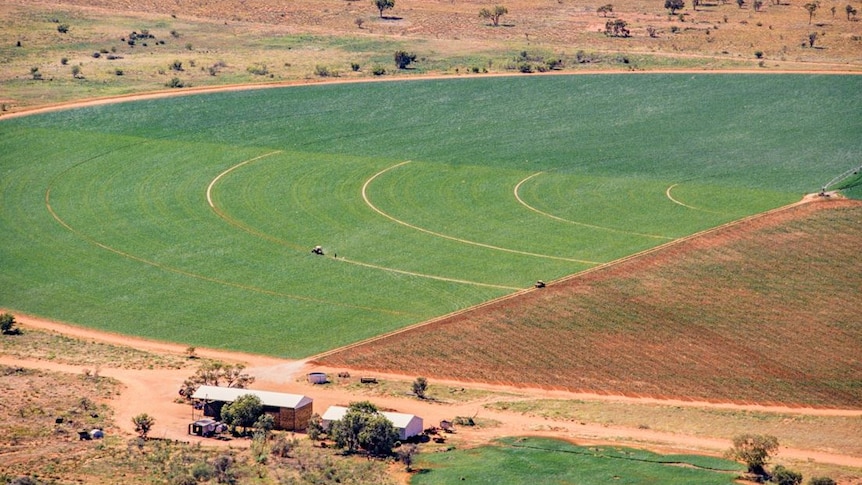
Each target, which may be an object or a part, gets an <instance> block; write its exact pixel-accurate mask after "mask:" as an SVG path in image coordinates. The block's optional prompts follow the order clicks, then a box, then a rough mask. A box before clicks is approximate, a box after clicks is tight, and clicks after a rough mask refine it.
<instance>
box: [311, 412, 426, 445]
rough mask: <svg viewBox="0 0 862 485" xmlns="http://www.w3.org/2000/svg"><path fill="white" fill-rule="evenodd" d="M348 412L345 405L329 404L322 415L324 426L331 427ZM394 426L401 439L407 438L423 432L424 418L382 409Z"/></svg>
mask: <svg viewBox="0 0 862 485" xmlns="http://www.w3.org/2000/svg"><path fill="white" fill-rule="evenodd" d="M345 414H347V408H346V407H344V406H329V408H328V409H327V410H326V412H325V413H323V416H321V417H320V419H321V421H323V423H322V424H323V427H324V428H329V423H331V422H333V421H338V420H339V419H341V418H343V417H344V415H345ZM380 414H382V415H383V416H384V417H385V418H386V419H388V420H389V421H390V422H391V423H392V426H394V427H395V429H397V430H398V434H399V439H402V440H403V439H407V438H409V437H411V436H415V435H417V434H420V433H422V431H423V428H422V418H420V417H419V416H416V415H415V414H404V413H393V412H389V411H380Z"/></svg>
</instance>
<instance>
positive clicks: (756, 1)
mask: <svg viewBox="0 0 862 485" xmlns="http://www.w3.org/2000/svg"><path fill="white" fill-rule="evenodd" d="M753 5H754V11H755V12H760V9H761V8H762V7H763V0H754V3H753Z"/></svg>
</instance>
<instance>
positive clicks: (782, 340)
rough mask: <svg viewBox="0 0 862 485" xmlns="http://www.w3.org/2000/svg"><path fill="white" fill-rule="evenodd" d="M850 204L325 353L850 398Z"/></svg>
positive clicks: (451, 375) (831, 400) (834, 401)
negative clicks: (342, 349)
mask: <svg viewBox="0 0 862 485" xmlns="http://www.w3.org/2000/svg"><path fill="white" fill-rule="evenodd" d="M860 241H862V203H860V202H858V201H848V200H817V201H815V202H810V203H807V204H803V205H799V206H796V207H793V208H789V209H786V210H784V211H781V212H778V213H773V214H770V215H767V216H763V217H761V218H758V219H754V220H750V221H746V222H744V223H740V224H736V225H733V226H730V227H725V228H722V229H720V230H718V231H715V232H712V233H708V234H705V235H703V236H700V237H697V238H694V239H690V240H687V241H685V242H682V243H679V244H676V245H673V246H671V247H668V248H666V249H664V250H661V251H657V252H653V253H650V254H646V255H644V256H641V257H638V258H634V259H631V260H629V261H626V262H623V263H620V264H617V265H614V266H611V267H609V268H606V269H604V270H602V271H596V272H592V273H589V274H584V275H581V276H576V277H573V278H570V279H568V280H565V281H561V282H557V283H555V284H551V285H549V286H548V287H547V288H544V289H541V290H536V291H533V292H530V293H528V294H525V295H521V296H518V297H515V298H511V299H508V300H503V301H500V302H497V303H495V304H493V305H489V306H485V307H482V308H480V309H478V310H475V311H472V312H466V313H462V314H459V315H456V316H453V317H451V318H448V319H443V320H440V321H436V322H434V323H433V324H429V325H426V326H420V327H417V328H414V329H411V330H409V331H406V332H402V333H398V334H395V335H392V336H389V337H386V338H383V339H379V340H376V341H373V342H369V343H368V344H366V345H361V346H358V347H353V348H350V349H346V350H344V351H342V352H337V353H333V354H330V355H328V356H325V357H322V358H321V359H319V362H320V363H321V364H323V365H326V366H333V367H336V366H340V367H349V368H354V369H369V370H376V371H379V372H393V373H401V374H406V375H422V376H426V377H430V378H433V377H436V378H446V379H455V380H463V381H479V382H489V383H504V384H509V385H515V386H529V387H536V386H540V387H546V388H558V389H565V390H571V391H584V392H596V393H607V394H624V395H631V396H649V397H674V398H679V397H682V398H684V399H692V400H706V401H731V402H739V403H759V404H775V403H782V404H790V405H799V406H817V407H842V408H860V407H862V361H860V356H862V317H860V314H859V312H858V309H857V308H856V303H857V301H858V296H859V291H860V281H862V259H860V258H859V249H860Z"/></svg>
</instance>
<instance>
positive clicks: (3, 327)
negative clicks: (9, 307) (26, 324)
mask: <svg viewBox="0 0 862 485" xmlns="http://www.w3.org/2000/svg"><path fill="white" fill-rule="evenodd" d="M15 324H16V322H15V316H14V315H12V314H11V313H4V314H2V315H0V331H2V332H3V334H4V335H13V334H17V333H20V330H18V329H17V328H15Z"/></svg>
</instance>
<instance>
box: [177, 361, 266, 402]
mask: <svg viewBox="0 0 862 485" xmlns="http://www.w3.org/2000/svg"><path fill="white" fill-rule="evenodd" d="M244 371H245V366H244V365H241V364H236V365H231V364H225V363H222V362H212V361H207V362H204V363H203V364H201V366H200V367H198V369H197V370H196V371H195V373H194V375H192V376H191V377H189V378H188V379H186V380H185V381H184V382H183V386H182V388H180V394H181V395H183V396H185V397H186V398H191V396H192V394H194V393H195V391H197V389H198V387H200V386H223V387H235V388H238V389H245V388H246V387H248V386H249V385H250V384H252V383H253V382H254V377H253V376H251V375H249V374H247V373H245V372H244Z"/></svg>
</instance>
